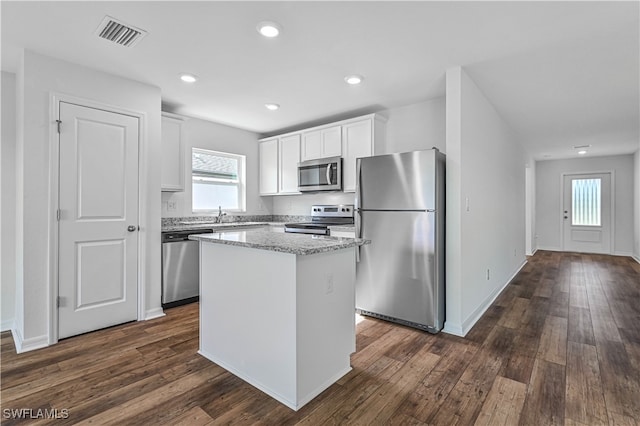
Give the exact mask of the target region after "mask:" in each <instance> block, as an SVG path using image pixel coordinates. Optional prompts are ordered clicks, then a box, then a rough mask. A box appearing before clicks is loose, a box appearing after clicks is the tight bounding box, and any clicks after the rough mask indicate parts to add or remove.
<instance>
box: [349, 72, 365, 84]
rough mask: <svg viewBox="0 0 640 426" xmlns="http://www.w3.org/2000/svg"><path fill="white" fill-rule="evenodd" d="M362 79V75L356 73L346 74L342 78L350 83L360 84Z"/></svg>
mask: <svg viewBox="0 0 640 426" xmlns="http://www.w3.org/2000/svg"><path fill="white" fill-rule="evenodd" d="M362 80H364V77H363V76H361V75H358V74H354V75H348V76H346V77H345V78H344V81H346V82H347V83H348V84H351V85H355V84H360V83H362Z"/></svg>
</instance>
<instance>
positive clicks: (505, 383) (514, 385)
mask: <svg viewBox="0 0 640 426" xmlns="http://www.w3.org/2000/svg"><path fill="white" fill-rule="evenodd" d="M526 394H527V385H525V384H524V383H520V382H516V381H515V380H510V379H507V378H504V377H500V376H498V377H496V380H495V381H494V382H493V386H491V390H490V391H489V395H487V399H486V400H485V402H484V404H483V405H482V410H481V411H480V414H479V415H478V418H477V419H476V421H475V425H477V426H480V425H486V426H494V425H495V426H497V425H505V426H508V425H514V424H517V423H518V420H519V418H520V412H521V411H522V406H523V405H524V399H525V396H526Z"/></svg>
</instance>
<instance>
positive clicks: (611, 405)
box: [596, 341, 640, 419]
mask: <svg viewBox="0 0 640 426" xmlns="http://www.w3.org/2000/svg"><path fill="white" fill-rule="evenodd" d="M596 348H597V350H598V360H599V366H600V375H601V378H602V387H603V389H604V397H605V401H606V403H607V409H608V410H609V411H610V412H615V413H618V414H622V415H623V416H628V417H632V418H635V419H640V371H638V370H637V369H635V368H634V367H633V364H632V363H631V361H630V360H629V356H628V354H627V351H626V348H625V346H624V344H622V343H619V342H611V341H598V342H597V344H596Z"/></svg>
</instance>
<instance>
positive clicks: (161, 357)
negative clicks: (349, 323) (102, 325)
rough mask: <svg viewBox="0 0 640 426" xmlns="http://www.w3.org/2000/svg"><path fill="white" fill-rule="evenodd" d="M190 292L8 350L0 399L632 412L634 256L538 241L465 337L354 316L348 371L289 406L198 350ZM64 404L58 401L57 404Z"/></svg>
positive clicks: (419, 418) (171, 409)
mask: <svg viewBox="0 0 640 426" xmlns="http://www.w3.org/2000/svg"><path fill="white" fill-rule="evenodd" d="M197 314H198V308H197V305H196V304H193V305H190V306H185V307H180V308H174V309H171V310H168V311H167V316H166V317H164V318H161V319H157V320H152V321H148V322H140V323H131V324H125V325H123V326H119V327H114V328H110V329H107V330H102V331H98V332H95V333H90V334H87V335H83V336H78V337H74V338H70V339H67V340H64V341H61V342H60V343H59V344H57V345H54V346H52V347H49V348H46V349H42V350H37V351H34V352H29V353H25V354H21V355H16V353H15V348H14V346H13V342H12V339H11V336H10V334H9V333H2V336H1V355H2V360H1V378H2V391H1V394H0V396H1V400H2V409H3V411H2V421H3V424H12V423H16V422H15V421H14V420H11V419H6V418H5V417H7V411H6V410H7V409H20V408H29V409H32V410H33V411H32V413H33V414H34V415H36V414H37V413H38V412H37V411H36V410H37V409H47V410H51V409H57V410H59V411H58V414H59V415H60V417H64V415H65V413H67V414H68V418H67V419H58V420H55V421H44V420H42V421H40V422H37V421H33V420H30V421H29V423H55V424H75V423H92V424H100V425H102V424H154V425H155V424H184V425H203V424H227V423H234V424H265V425H288V424H297V423H300V424H307V425H318V424H361V425H370V424H416V425H417V424H435V425H452V424H459V425H469V424H474V423H475V424H485V425H499V424H506V425H510V424H524V425H544V424H568V425H579V424H584V425H594V424H616V425H618V424H620V425H637V424H638V423H639V422H640V264H638V263H636V262H634V261H633V260H632V259H629V258H623V257H610V256H600V255H580V254H571V253H564V254H563V253H552V252H538V253H536V255H535V256H533V257H532V258H531V259H530V261H529V263H528V264H527V265H526V266H525V267H524V268H523V270H522V271H521V273H520V274H519V275H518V276H517V277H516V278H515V279H514V280H513V282H512V283H511V284H510V285H509V286H508V287H507V288H506V289H505V291H504V292H503V293H502V294H501V295H500V296H499V297H498V299H497V300H496V302H495V303H494V304H493V305H492V306H491V307H490V308H489V310H488V311H487V312H486V314H485V315H484V316H483V317H482V319H481V320H480V321H479V322H478V323H477V324H476V326H475V327H474V328H473V329H472V330H471V332H470V333H469V334H468V335H467V337H466V338H458V337H454V336H450V335H446V334H442V333H441V334H439V335H436V336H433V335H430V334H426V333H423V332H419V331H416V330H413V329H409V328H405V327H401V326H397V325H392V324H389V323H386V322H383V321H379V320H373V319H365V320H364V321H362V322H361V323H359V324H358V327H357V352H356V353H355V354H354V355H353V356H352V362H351V363H352V366H353V370H352V371H351V372H350V373H349V374H347V375H346V376H345V377H343V378H342V379H341V380H340V381H339V382H338V383H337V384H335V385H333V386H331V387H330V388H329V389H328V390H326V391H325V392H324V393H322V394H321V395H320V396H319V397H318V398H316V399H315V400H314V401H312V402H311V403H309V404H308V405H307V406H305V407H303V408H302V409H301V410H300V411H299V412H297V413H296V412H294V411H292V410H290V409H288V408H286V407H285V406H283V405H281V404H279V403H278V402H276V401H275V400H273V399H271V398H269V397H268V396H266V395H265V394H263V393H261V392H260V391H258V390H256V389H255V388H253V387H251V386H249V385H247V384H245V383H244V382H243V381H242V380H240V379H238V378H236V377H234V376H233V375H231V374H229V373H227V372H226V371H225V370H223V369H222V368H220V367H218V366H217V365H215V364H213V363H211V362H209V361H207V360H205V359H204V358H202V357H201V356H199V355H197V354H196V350H197V347H198V315H197ZM62 410H68V411H62Z"/></svg>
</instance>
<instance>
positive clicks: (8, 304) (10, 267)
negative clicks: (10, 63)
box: [0, 71, 16, 331]
mask: <svg viewBox="0 0 640 426" xmlns="http://www.w3.org/2000/svg"><path fill="white" fill-rule="evenodd" d="M1 93H2V113H1V115H2V146H1V149H0V157H1V158H2V169H1V171H2V175H1V177H0V181H1V182H2V183H1V188H2V189H1V191H2V204H1V205H2V208H1V211H2V212H1V216H0V217H1V218H2V220H1V227H0V235H1V238H0V240H1V242H2V245H1V249H0V253H1V254H0V259H1V260H0V262H1V263H2V269H1V273H0V280H1V282H0V284H1V285H0V288H1V295H0V298H1V299H2V300H1V304H0V330H1V331H5V330H10V329H11V328H12V327H13V320H14V317H15V303H16V296H15V292H16V75H15V74H11V73H7V72H4V71H3V72H2V91H1Z"/></svg>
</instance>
